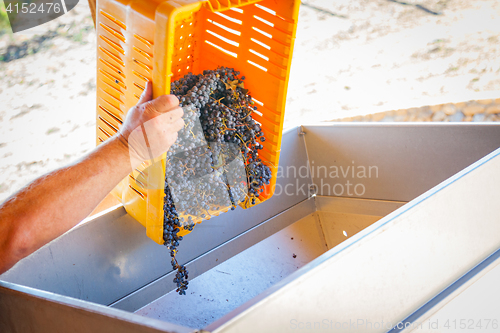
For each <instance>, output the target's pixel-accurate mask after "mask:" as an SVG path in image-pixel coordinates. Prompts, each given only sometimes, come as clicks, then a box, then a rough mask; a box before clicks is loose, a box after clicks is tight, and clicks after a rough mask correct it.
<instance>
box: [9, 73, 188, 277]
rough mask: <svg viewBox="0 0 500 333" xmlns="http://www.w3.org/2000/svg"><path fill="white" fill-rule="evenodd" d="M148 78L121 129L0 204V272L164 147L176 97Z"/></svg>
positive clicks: (177, 120) (173, 128) (172, 127)
mask: <svg viewBox="0 0 500 333" xmlns="http://www.w3.org/2000/svg"><path fill="white" fill-rule="evenodd" d="M151 91H152V86H151V84H150V83H149V82H148V84H147V85H146V88H145V89H144V93H143V94H142V96H141V98H140V100H139V103H138V104H137V105H136V106H135V107H133V108H132V109H130V111H129V112H128V114H127V118H126V119H125V122H124V123H123V126H122V129H121V130H120V132H119V133H118V134H117V135H115V136H113V137H111V138H110V139H108V140H106V141H105V142H104V143H103V144H101V145H100V146H99V147H97V148H96V149H94V150H93V151H92V152H90V153H89V154H88V155H86V156H84V157H83V158H81V159H80V160H79V161H77V162H75V163H73V164H71V165H68V166H66V167H63V168H60V169H59V170H56V171H53V172H51V173H49V174H47V175H45V176H43V177H40V178H38V179H36V180H34V181H33V182H31V183H30V184H29V185H27V186H26V187H25V188H23V189H21V190H20V191H19V192H17V193H15V194H14V195H12V196H11V197H10V198H8V199H7V200H6V201H5V202H4V203H3V204H1V205H0V274H2V273H3V272H5V271H6V270H8V269H9V268H11V267H12V266H13V265H14V264H15V263H16V262H18V261H19V260H21V259H22V258H24V257H26V256H27V255H29V254H31V253H33V252H34V251H36V250H37V249H39V248H40V247H42V246H43V245H45V244H47V243H48V242H50V241H51V240H53V239H54V238H56V237H59V236H60V235H62V234H63V233H65V232H66V231H68V230H69V229H71V228H72V227H74V226H75V225H76V224H78V223H79V222H80V221H81V220H83V219H84V218H85V217H87V216H88V215H89V214H90V212H92V210H94V208H95V207H96V206H97V205H98V204H99V202H101V200H102V199H103V198H104V197H105V196H106V195H107V194H108V193H109V192H110V191H111V190H112V189H113V188H114V187H115V186H116V185H117V184H118V183H119V182H120V181H121V180H122V179H123V178H124V177H126V176H127V174H129V173H130V171H131V170H132V169H131V166H132V168H135V167H137V166H138V165H140V164H141V163H142V162H143V161H144V160H147V159H152V158H154V157H157V156H159V155H161V154H162V153H164V152H165V151H167V150H168V149H169V148H170V146H171V145H172V144H173V143H174V142H175V140H176V139H177V131H179V130H180V129H181V128H182V127H183V126H184V122H183V120H182V119H181V117H182V114H183V111H182V109H181V108H180V107H179V101H178V100H177V98H176V97H175V96H160V97H158V98H156V99H154V100H151V98H152V93H151Z"/></svg>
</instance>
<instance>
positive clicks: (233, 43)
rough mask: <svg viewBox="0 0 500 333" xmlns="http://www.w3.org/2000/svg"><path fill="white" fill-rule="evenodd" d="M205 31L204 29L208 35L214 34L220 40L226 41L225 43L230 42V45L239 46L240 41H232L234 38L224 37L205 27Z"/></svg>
mask: <svg viewBox="0 0 500 333" xmlns="http://www.w3.org/2000/svg"><path fill="white" fill-rule="evenodd" d="M205 31H206V32H208V33H209V34H210V35H212V36H215V37H217V38H219V39H220V40H222V41H224V42H226V43H228V44H231V45H232V46H236V47H239V46H240V43H238V42H235V41H234V40H232V39H229V38H226V37H224V36H221V35H219V34H218V33H215V32H213V31H211V30H208V29H207V30H205Z"/></svg>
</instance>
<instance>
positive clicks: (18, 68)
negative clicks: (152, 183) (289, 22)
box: [0, 0, 500, 202]
mask: <svg viewBox="0 0 500 333" xmlns="http://www.w3.org/2000/svg"><path fill="white" fill-rule="evenodd" d="M95 38H96V35H95V31H94V26H93V21H92V17H91V14H90V10H89V7H88V3H87V2H86V0H81V1H80V3H79V4H78V5H77V7H76V8H75V9H73V10H72V11H70V12H69V13H68V14H66V15H63V16H62V17H60V18H58V19H56V20H54V21H51V22H48V23H46V24H44V25H42V26H38V27H36V28H33V29H30V30H27V31H25V32H21V33H16V34H15V35H14V34H12V33H11V32H10V28H9V25H8V18H7V15H6V12H5V7H4V5H3V2H0V161H1V162H0V172H1V174H2V178H1V179H0V202H2V201H4V200H5V199H6V198H7V197H8V196H9V195H11V194H12V193H14V192H15V191H17V190H18V189H20V188H21V187H23V186H25V185H26V184H27V183H28V182H29V181H31V180H33V179H34V178H36V177H39V176H41V175H43V174H44V173H46V172H48V171H50V170H53V169H55V168H57V167H60V166H62V165H65V164H67V163H69V162H71V161H74V160H76V159H78V158H79V157H81V156H82V155H84V154H85V153H86V152H88V151H90V150H91V149H92V148H93V147H94V146H95V93H96V92H95V89H96V88H95V87H96V86H95V77H96V73H95V63H96V58H95V53H96V52H95ZM331 120H342V121H497V120H500V1H497V0H475V1H472V0H469V1H466V0H440V1H437V0H406V1H399V0H336V1H332V0H304V1H303V2H302V5H301V8H300V15H299V22H298V28H297V39H296V41H295V49H294V55H293V60H292V70H291V74H290V82H289V88H288V97H287V107H286V114H285V128H289V127H293V126H296V125H300V124H305V123H311V122H317V121H331Z"/></svg>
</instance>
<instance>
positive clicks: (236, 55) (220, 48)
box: [205, 40, 238, 58]
mask: <svg viewBox="0 0 500 333" xmlns="http://www.w3.org/2000/svg"><path fill="white" fill-rule="evenodd" d="M205 43H207V44H208V45H212V46H213V47H215V48H216V49H218V50H220V51H222V52H224V53H226V54H229V55H230V56H233V57H235V58H238V54H237V53H234V52H231V51H228V50H226V49H225V48H223V47H221V46H219V45H217V44H214V43H212V42H211V41H208V40H205Z"/></svg>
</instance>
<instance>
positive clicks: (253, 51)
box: [248, 49, 269, 61]
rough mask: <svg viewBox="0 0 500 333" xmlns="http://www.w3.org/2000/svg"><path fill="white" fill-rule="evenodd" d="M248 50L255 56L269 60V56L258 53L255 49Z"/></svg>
mask: <svg viewBox="0 0 500 333" xmlns="http://www.w3.org/2000/svg"><path fill="white" fill-rule="evenodd" d="M248 51H250V53H253V54H255V55H256V56H257V57H259V58H262V59H264V60H265V61H269V57H266V56H265V55H263V54H260V53H259V52H257V51H255V50H252V49H248Z"/></svg>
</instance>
